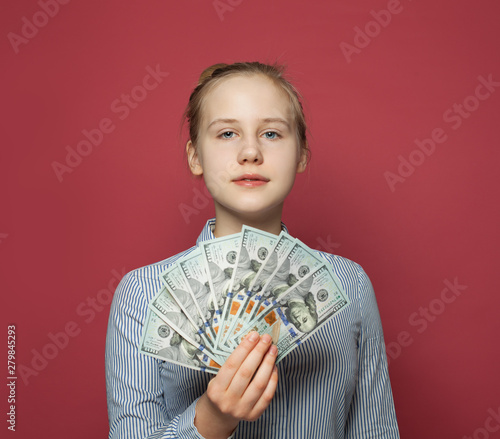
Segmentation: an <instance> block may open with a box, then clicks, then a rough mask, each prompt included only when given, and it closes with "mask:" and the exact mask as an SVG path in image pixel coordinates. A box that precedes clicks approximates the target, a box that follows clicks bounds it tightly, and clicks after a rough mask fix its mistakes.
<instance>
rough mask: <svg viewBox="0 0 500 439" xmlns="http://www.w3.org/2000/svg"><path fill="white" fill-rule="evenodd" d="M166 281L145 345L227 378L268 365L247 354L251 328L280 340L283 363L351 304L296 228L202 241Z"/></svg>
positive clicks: (173, 359)
mask: <svg viewBox="0 0 500 439" xmlns="http://www.w3.org/2000/svg"><path fill="white" fill-rule="evenodd" d="M161 280H162V282H163V284H164V287H163V288H162V289H161V290H160V291H159V292H158V293H157V295H156V296H155V297H154V299H153V300H152V301H151V303H150V304H149V314H148V318H147V320H146V322H145V326H144V331H143V338H142V340H141V346H140V351H141V352H142V353H144V354H146V355H152V356H154V357H156V358H159V359H163V360H165V361H170V362H173V363H176V364H180V365H183V366H186V367H190V368H193V369H197V370H201V371H206V372H211V373H215V374H217V373H218V372H219V373H220V372H222V371H223V370H224V371H225V372H224V374H223V376H226V375H227V376H230V375H231V372H228V371H227V370H229V371H232V372H233V373H234V376H235V377H237V378H239V377H240V375H239V374H238V373H236V372H235V371H236V369H238V368H239V367H240V366H241V367H242V368H243V369H242V372H241V373H243V375H245V374H248V373H249V372H248V370H249V369H253V371H254V372H255V370H257V368H258V366H259V364H260V363H259V364H256V363H255V361H256V360H255V358H257V357H256V355H257V354H252V355H250V354H249V353H248V352H247V353H246V354H242V353H241V351H243V352H246V351H245V350H244V348H241V349H240V346H242V345H244V346H245V345H246V343H249V341H248V340H247V338H246V337H247V336H248V335H249V334H253V333H254V332H256V333H257V334H256V335H257V337H258V336H259V334H260V335H261V336H262V338H263V339H264V340H269V339H272V342H273V343H274V344H275V345H276V346H277V348H278V353H277V357H276V362H279V361H281V360H282V359H283V358H284V357H285V356H286V355H287V354H288V353H289V352H291V351H292V350H293V349H295V348H296V347H297V346H299V345H300V344H301V343H302V342H304V341H305V340H306V339H307V338H308V337H310V336H311V335H313V334H314V333H315V332H316V331H317V330H318V328H319V327H321V326H322V325H323V324H324V323H326V322H327V321H328V320H329V319H330V318H332V317H333V316H334V315H336V314H337V313H338V312H339V311H340V310H342V309H344V308H345V307H346V306H347V305H348V304H349V300H348V298H347V295H346V294H345V292H344V290H343V288H342V285H341V283H340V281H339V279H338V278H337V276H336V275H335V273H334V272H333V269H332V267H331V265H330V264H329V263H328V262H327V261H325V260H324V259H323V258H321V257H320V256H319V255H318V254H317V253H316V252H314V251H313V250H311V249H310V248H309V247H307V246H306V245H305V244H304V243H302V242H301V241H299V240H298V239H295V238H293V237H291V236H290V235H289V234H288V233H285V232H281V234H280V235H279V236H276V235H272V234H269V233H266V232H264V231H262V230H258V229H254V228H252V227H248V226H243V228H242V231H241V233H237V234H234V235H229V236H225V237H223V238H216V239H212V240H208V241H204V242H202V243H201V244H200V246H199V248H197V249H195V250H194V251H192V252H191V253H189V254H188V255H186V256H185V257H183V258H181V259H179V260H178V261H177V262H176V263H175V264H174V265H172V266H170V267H169V268H168V269H167V270H165V271H164V272H163V273H162V274H161ZM171 333H172V334H171ZM244 340H246V341H245V342H244ZM257 346H260V343H258V344H257ZM271 350H272V351H273V352H274V351H275V348H273V349H270V351H271ZM257 351H258V349H257ZM236 352H240V353H239V354H237V355H236V356H234V358H233V355H234V353H236ZM242 355H243V357H244V359H242V358H243V357H241V356H242ZM247 356H248V359H247ZM252 358H253V359H254V361H253V362H252V361H250V360H251V359H252ZM247 360H248V361H247ZM227 362H229V365H228V366H226V367H224V368H223V369H221V367H222V366H223V365H225V363H227ZM273 364H274V363H273ZM262 373H263V374H265V373H264V372H262ZM259 377H260V375H259ZM226 379H227V378H226ZM237 381H240V380H239V379H238V380H237ZM217 383H224V381H217ZM247 384H248V383H247ZM222 388H224V385H223V384H222ZM224 389H225V388H224ZM226 390H227V389H226ZM240 390H241V389H240ZM228 391H230V392H232V391H233V390H228Z"/></svg>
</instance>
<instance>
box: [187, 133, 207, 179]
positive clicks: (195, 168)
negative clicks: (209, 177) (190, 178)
mask: <svg viewBox="0 0 500 439" xmlns="http://www.w3.org/2000/svg"><path fill="white" fill-rule="evenodd" d="M186 154H187V158H188V164H189V169H191V172H192V173H193V175H203V168H202V166H201V162H200V157H199V156H198V151H196V147H195V146H194V145H193V142H191V140H189V141H188V142H187V143H186Z"/></svg>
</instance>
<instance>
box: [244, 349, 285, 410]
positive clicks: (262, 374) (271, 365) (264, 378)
mask: <svg viewBox="0 0 500 439" xmlns="http://www.w3.org/2000/svg"><path fill="white" fill-rule="evenodd" d="M277 355H278V348H277V347H276V346H274V345H271V347H270V348H269V350H268V351H267V353H266V355H265V357H264V359H263V360H262V362H261V363H260V365H259V367H258V369H257V372H256V373H255V375H254V376H253V378H252V381H251V382H250V383H249V385H248V387H247V388H246V390H245V392H244V394H243V396H242V400H243V401H244V403H245V404H246V405H247V406H248V407H249V408H250V407H253V406H254V405H255V404H256V403H257V401H258V400H259V399H260V398H261V396H262V395H263V393H264V392H265V391H266V389H267V386H268V384H269V380H270V379H271V377H272V374H273V372H274V369H275V368H276V364H275V363H276V357H277Z"/></svg>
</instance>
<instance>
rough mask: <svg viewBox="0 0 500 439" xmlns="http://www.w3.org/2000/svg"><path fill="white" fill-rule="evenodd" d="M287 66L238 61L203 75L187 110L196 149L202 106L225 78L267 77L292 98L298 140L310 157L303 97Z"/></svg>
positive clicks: (208, 69) (216, 67)
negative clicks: (287, 75)
mask: <svg viewBox="0 0 500 439" xmlns="http://www.w3.org/2000/svg"><path fill="white" fill-rule="evenodd" d="M284 71H285V67H284V66H282V65H278V64H273V65H270V64H262V63H259V62H237V63H233V64H214V65H212V66H210V67H208V68H206V69H205V70H203V72H202V73H201V75H200V78H199V80H198V85H197V86H196V87H195V89H194V90H193V92H192V93H191V95H190V97H189V102H188V105H187V107H186V110H185V111H184V117H183V120H184V121H186V122H187V125H188V130H189V138H190V140H191V142H192V143H193V145H194V146H195V147H196V145H197V141H198V133H199V129H200V123H201V117H202V114H201V113H202V106H203V102H204V100H205V98H206V96H207V94H208V93H209V92H210V91H211V90H212V89H213V88H214V87H215V86H216V85H217V84H220V83H221V81H223V80H224V78H227V77H229V76H234V75H248V76H250V75H259V74H260V75H264V76H265V77H266V78H268V79H270V80H271V81H272V82H273V83H274V84H275V85H276V86H278V87H280V88H281V89H282V90H283V91H284V92H285V93H286V94H287V95H288V97H289V99H290V105H291V108H292V114H293V117H294V122H295V129H296V135H297V140H298V142H299V145H300V148H301V150H302V151H303V152H305V153H306V154H307V157H309V155H310V151H309V146H308V143H307V136H306V132H307V125H306V119H305V116H304V111H303V108H302V103H301V96H300V94H299V92H298V91H297V89H296V88H295V87H294V86H293V85H292V84H291V83H290V81H288V79H286V78H285V77H284Z"/></svg>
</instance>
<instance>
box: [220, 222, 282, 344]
mask: <svg viewBox="0 0 500 439" xmlns="http://www.w3.org/2000/svg"><path fill="white" fill-rule="evenodd" d="M277 241H278V236H277V235H273V234H272V233H267V232H264V231H262V230H259V229H255V228H253V227H249V226H245V225H244V226H243V228H242V230H241V242H240V254H239V257H238V262H237V264H236V269H235V273H234V276H233V279H232V285H231V290H232V292H233V294H232V295H231V296H228V300H226V302H225V304H224V310H223V312H222V316H223V321H224V328H223V332H222V343H223V344H224V342H225V339H226V337H227V336H228V334H231V331H233V330H234V327H235V325H236V324H237V323H238V319H239V318H240V316H241V310H242V309H243V307H244V306H246V305H247V303H248V300H249V298H250V296H251V294H252V288H253V286H254V285H255V280H256V277H257V275H258V274H259V273H263V268H264V265H265V263H266V261H267V260H268V259H269V257H270V256H271V252H272V250H273V248H274V246H275V244H276V242H277ZM230 347H232V346H230Z"/></svg>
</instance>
